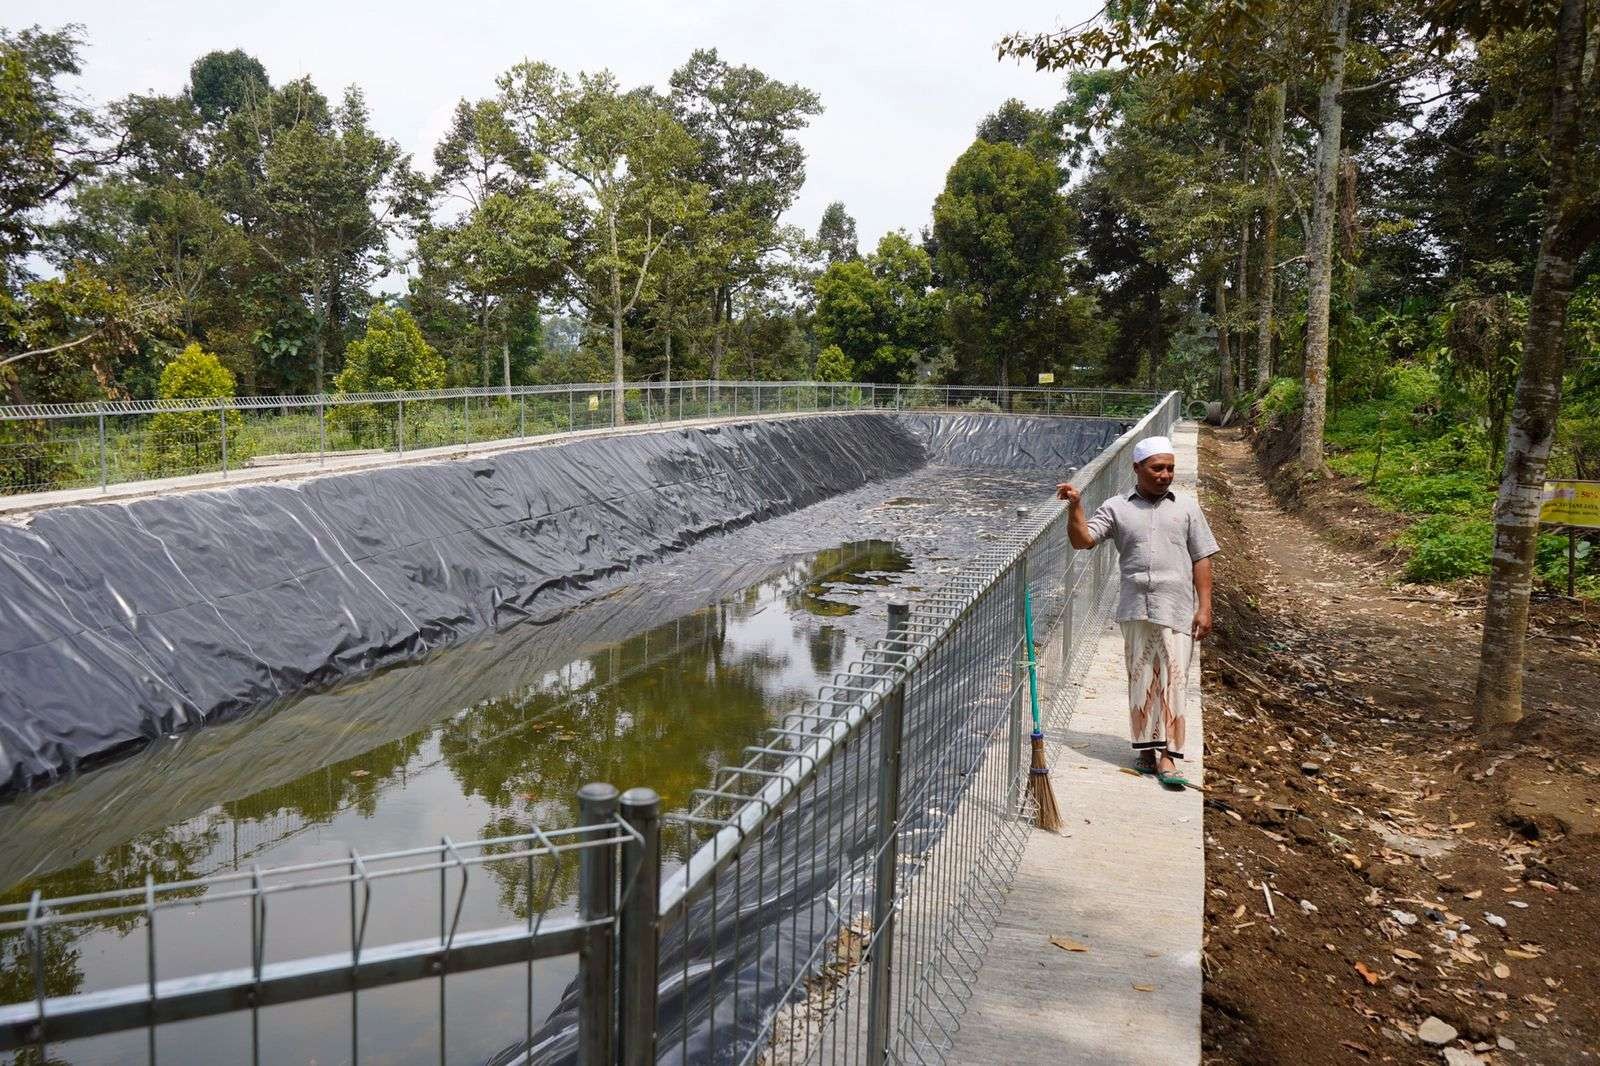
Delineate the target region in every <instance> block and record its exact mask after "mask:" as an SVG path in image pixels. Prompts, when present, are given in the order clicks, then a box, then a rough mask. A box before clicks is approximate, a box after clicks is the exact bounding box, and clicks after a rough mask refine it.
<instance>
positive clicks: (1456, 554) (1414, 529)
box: [1400, 514, 1494, 583]
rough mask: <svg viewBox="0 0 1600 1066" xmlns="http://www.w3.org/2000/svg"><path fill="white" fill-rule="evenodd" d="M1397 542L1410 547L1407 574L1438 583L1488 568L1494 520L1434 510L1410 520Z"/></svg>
mask: <svg viewBox="0 0 1600 1066" xmlns="http://www.w3.org/2000/svg"><path fill="white" fill-rule="evenodd" d="M1400 542H1401V543H1402V544H1404V545H1405V546H1406V547H1407V548H1409V549H1410V550H1411V554H1410V555H1409V556H1408V557H1407V559H1406V577H1408V578H1410V579H1411V580H1412V581H1426V582H1431V583H1439V582H1445V581H1455V580H1458V579H1460V578H1464V577H1476V576H1480V575H1483V574H1487V573H1488V572H1489V556H1490V553H1491V552H1492V551H1493V549H1494V523H1493V522H1491V521H1490V520H1489V519H1487V518H1468V517H1464V516H1462V515H1456V514H1434V515H1429V516H1427V517H1426V518H1423V519H1421V520H1420V521H1418V522H1416V523H1415V524H1413V525H1412V526H1411V527H1410V528H1409V529H1407V530H1406V531H1405V533H1403V534H1401V536H1400Z"/></svg>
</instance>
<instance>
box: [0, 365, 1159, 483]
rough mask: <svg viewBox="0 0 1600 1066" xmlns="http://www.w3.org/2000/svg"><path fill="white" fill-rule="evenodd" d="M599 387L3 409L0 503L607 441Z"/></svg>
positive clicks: (644, 415) (1057, 404)
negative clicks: (590, 432) (164, 482)
mask: <svg viewBox="0 0 1600 1066" xmlns="http://www.w3.org/2000/svg"><path fill="white" fill-rule="evenodd" d="M614 399H615V388H614V386H612V385H611V384H609V383H606V384H582V385H554V386H514V387H512V388H509V389H504V388H502V389H480V388H474V389H437V390H433V391H429V392H373V393H340V394H333V395H326V396H241V397H237V398H232V399H221V400H218V399H212V400H196V399H190V400H117V401H106V402H103V403H92V404H21V405H13V406H0V496H15V495H21V494H33V493H42V492H55V491H63V490H71V489H92V488H95V487H97V486H98V487H100V488H109V487H110V486H111V485H120V484H126V483H129V482H142V481H149V480H158V479H164V478H191V479H192V478H202V477H209V476H212V475H215V476H216V477H218V478H227V477H229V476H236V475H238V473H239V472H240V471H242V470H245V469H255V468H272V469H286V468H295V469H299V468H304V467H307V466H310V467H313V468H314V467H316V466H318V465H326V464H327V463H329V462H330V461H344V462H349V461H351V460H359V459H362V458H364V457H392V458H403V457H406V456H408V455H409V456H416V455H419V454H450V453H460V452H462V451H470V450H471V449H472V448H473V447H474V446H477V447H479V448H482V447H485V446H488V445H494V444H504V443H506V442H514V441H518V440H524V439H528V438H533V437H543V436H548V435H550V434H556V433H567V432H572V431H576V430H586V429H605V428H614V427H615V426H617V425H618V424H619V421H618V419H617V416H616V404H615V402H614ZM1153 400H1154V395H1153V394H1151V393H1142V392H1135V391H1119V390H1101V389H1054V388H1051V389H1006V390H999V389H992V388H988V389H985V388H964V387H957V386H897V385H874V384H870V383H865V384H856V383H849V382H802V381H763V382H748V381H722V382H714V381H675V382H670V383H667V382H640V383H628V384H624V385H623V387H622V419H621V423H620V424H628V425H636V424H662V423H668V422H678V421H689V420H694V419H702V418H717V417H742V416H747V415H749V416H756V415H764V414H780V413H795V412H826V411H847V410H863V409H884V408H889V409H898V410H947V409H958V408H959V409H974V405H976V409H981V410H1001V409H1005V410H1009V411H1014V412H1016V413H1022V414H1054V415H1062V414H1075V415H1115V416H1121V417H1138V416H1139V415H1141V414H1143V413H1144V411H1146V410H1147V409H1148V408H1149V407H1150V404H1151V403H1152V402H1153Z"/></svg>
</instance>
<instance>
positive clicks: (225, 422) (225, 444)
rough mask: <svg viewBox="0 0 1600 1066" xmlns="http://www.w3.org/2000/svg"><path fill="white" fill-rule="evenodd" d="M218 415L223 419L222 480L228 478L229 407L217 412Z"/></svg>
mask: <svg viewBox="0 0 1600 1066" xmlns="http://www.w3.org/2000/svg"><path fill="white" fill-rule="evenodd" d="M217 417H218V418H219V419H221V421H222V480H224V481H226V480H228V409H227V408H226V407H224V408H223V409H222V410H221V411H218V412H217Z"/></svg>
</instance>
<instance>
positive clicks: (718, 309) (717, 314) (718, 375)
mask: <svg viewBox="0 0 1600 1066" xmlns="http://www.w3.org/2000/svg"><path fill="white" fill-rule="evenodd" d="M727 298H728V294H727V292H726V291H724V290H723V288H722V287H721V286H718V288H717V291H716V293H715V294H714V295H713V297H712V300H713V303H712V306H711V380H712V382H713V383H715V382H719V381H721V380H722V352H723V347H724V345H725V343H726V341H725V338H724V337H723V334H722V325H723V322H724V321H725V319H724V318H723V315H722V311H723V307H724V306H726V302H727ZM715 396H716V385H715V384H713V385H712V397H713V398H715Z"/></svg>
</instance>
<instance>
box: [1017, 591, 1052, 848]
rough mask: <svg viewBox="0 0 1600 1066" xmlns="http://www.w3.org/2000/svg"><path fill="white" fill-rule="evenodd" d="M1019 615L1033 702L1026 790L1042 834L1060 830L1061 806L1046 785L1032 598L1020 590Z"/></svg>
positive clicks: (1048, 773) (1048, 780) (1047, 770)
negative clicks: (1025, 645) (1031, 743)
mask: <svg viewBox="0 0 1600 1066" xmlns="http://www.w3.org/2000/svg"><path fill="white" fill-rule="evenodd" d="M1022 618H1023V626H1024V630H1025V633H1024V635H1025V636H1026V637H1027V638H1028V696H1029V698H1030V700H1031V701H1032V703H1033V736H1032V740H1033V761H1032V763H1031V765H1030V766H1029V767H1028V791H1030V792H1032V793H1033V801H1034V804H1035V806H1037V807H1038V809H1039V823H1038V824H1039V828H1040V829H1043V830H1044V831H1045V832H1046V833H1059V832H1061V808H1059V807H1057V806H1056V791H1055V789H1053V788H1051V787H1050V770H1049V769H1048V768H1047V767H1046V766H1045V764H1044V730H1043V729H1042V728H1040V726H1039V667H1038V664H1037V662H1036V661H1035V660H1034V651H1033V597H1032V596H1031V595H1029V593H1028V590H1027V589H1026V588H1024V589H1023V590H1022Z"/></svg>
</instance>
